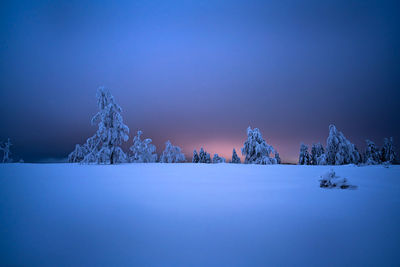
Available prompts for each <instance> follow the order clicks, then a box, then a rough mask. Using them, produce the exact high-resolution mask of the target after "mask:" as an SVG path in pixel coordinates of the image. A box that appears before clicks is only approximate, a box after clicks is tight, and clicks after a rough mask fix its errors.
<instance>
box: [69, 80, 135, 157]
mask: <svg viewBox="0 0 400 267" xmlns="http://www.w3.org/2000/svg"><path fill="white" fill-rule="evenodd" d="M96 97H97V106H98V108H99V111H98V112H97V113H96V115H94V117H93V118H92V124H96V123H97V124H98V127H99V128H98V130H97V132H96V134H95V135H94V136H92V137H90V138H89V139H88V140H87V141H86V144H85V145H83V146H79V145H78V146H76V147H75V150H74V151H73V152H72V153H71V154H69V156H68V160H69V161H70V162H82V163H103V164H115V163H121V162H126V161H127V156H126V154H125V153H124V152H123V151H122V148H121V147H120V145H121V144H122V142H123V141H124V142H126V141H127V140H128V139H129V136H128V134H129V128H128V127H127V126H126V125H125V124H124V123H123V119H122V115H121V113H122V108H121V107H120V106H119V105H118V104H117V103H115V100H114V97H113V96H112V95H111V93H110V92H109V91H108V90H107V89H106V88H105V87H99V88H98V89H97V93H96Z"/></svg>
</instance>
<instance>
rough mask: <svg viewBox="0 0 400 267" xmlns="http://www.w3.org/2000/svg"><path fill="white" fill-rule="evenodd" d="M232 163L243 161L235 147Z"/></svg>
mask: <svg viewBox="0 0 400 267" xmlns="http://www.w3.org/2000/svg"><path fill="white" fill-rule="evenodd" d="M231 163H241V161H240V158H239V156H238V154H236V150H235V149H233V151H232V160H231Z"/></svg>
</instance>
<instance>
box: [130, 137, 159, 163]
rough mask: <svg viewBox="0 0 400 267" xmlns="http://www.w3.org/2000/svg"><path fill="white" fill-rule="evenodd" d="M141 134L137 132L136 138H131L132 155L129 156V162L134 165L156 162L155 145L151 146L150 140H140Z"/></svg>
mask: <svg viewBox="0 0 400 267" xmlns="http://www.w3.org/2000/svg"><path fill="white" fill-rule="evenodd" d="M142 134H143V132H142V131H140V130H139V131H138V132H137V136H135V137H134V138H133V145H132V146H131V147H130V150H131V151H132V155H131V156H130V162H135V163H149V162H156V161H157V154H155V152H156V147H155V145H153V144H151V142H152V140H151V139H150V138H147V139H144V140H141V136H142Z"/></svg>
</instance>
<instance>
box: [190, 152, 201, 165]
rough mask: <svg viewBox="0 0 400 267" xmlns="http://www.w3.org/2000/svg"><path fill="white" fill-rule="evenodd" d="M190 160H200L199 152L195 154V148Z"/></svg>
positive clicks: (196, 161)
mask: <svg viewBox="0 0 400 267" xmlns="http://www.w3.org/2000/svg"><path fill="white" fill-rule="evenodd" d="M192 162H193V163H199V162H200V158H199V154H197V151H196V149H195V150H193V158H192Z"/></svg>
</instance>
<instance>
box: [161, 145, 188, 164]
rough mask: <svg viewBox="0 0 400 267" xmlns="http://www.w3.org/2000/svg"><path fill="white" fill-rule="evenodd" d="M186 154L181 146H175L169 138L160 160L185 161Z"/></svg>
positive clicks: (165, 161) (170, 161)
mask: <svg viewBox="0 0 400 267" xmlns="http://www.w3.org/2000/svg"><path fill="white" fill-rule="evenodd" d="M184 161H185V155H184V154H183V153H182V152H181V148H180V147H178V146H173V145H172V144H171V142H170V141H169V140H168V141H167V142H166V143H165V150H164V151H163V153H162V155H161V157H160V162H163V163H178V162H184Z"/></svg>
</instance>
